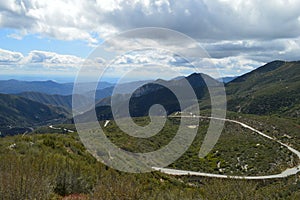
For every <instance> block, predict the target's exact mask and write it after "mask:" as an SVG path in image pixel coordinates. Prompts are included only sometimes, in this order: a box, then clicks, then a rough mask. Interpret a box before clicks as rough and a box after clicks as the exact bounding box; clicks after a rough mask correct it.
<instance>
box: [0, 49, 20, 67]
mask: <svg viewBox="0 0 300 200" xmlns="http://www.w3.org/2000/svg"><path fill="white" fill-rule="evenodd" d="M22 59H23V55H22V54H21V53H19V52H13V51H8V50H5V49H0V65H6V64H8V65H9V64H14V63H17V62H19V61H21V60H22Z"/></svg>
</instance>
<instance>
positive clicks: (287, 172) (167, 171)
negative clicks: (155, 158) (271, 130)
mask: <svg viewBox="0 0 300 200" xmlns="http://www.w3.org/2000/svg"><path fill="white" fill-rule="evenodd" d="M171 117H173V118H181V117H188V118H192V117H198V118H204V119H215V120H222V121H226V122H232V123H236V124H239V125H241V126H243V127H245V128H248V129H250V130H252V131H254V132H256V133H257V134H259V135H261V136H263V137H265V138H268V139H270V140H273V141H275V142H277V143H279V144H281V145H282V146H284V147H286V148H288V149H289V150H290V151H291V152H293V153H294V154H296V155H297V156H298V158H299V159H300V152H299V151H298V150H296V149H294V148H292V147H291V146H289V145H287V144H284V143H282V142H281V141H279V140H277V139H275V138H272V137H270V136H268V135H266V134H264V133H263V132H261V131H259V130H256V129H255V128H253V127H251V126H249V125H247V124H244V123H242V122H239V121H236V120H231V119H222V118H215V117H205V116H195V115H194V116H171ZM152 169H154V170H156V171H160V172H162V173H165V174H170V175H192V176H205V177H215V178H231V179H247V180H261V179H276V178H286V177H288V176H291V175H295V174H297V173H298V172H300V165H298V166H296V167H293V168H288V169H286V170H284V171H283V172H281V173H280V174H273V175H264V176H230V175H222V174H211V173H204V172H195V171H187V170H177V169H169V168H160V167H152Z"/></svg>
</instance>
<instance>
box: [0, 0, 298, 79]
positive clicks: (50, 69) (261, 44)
mask: <svg viewBox="0 0 300 200" xmlns="http://www.w3.org/2000/svg"><path fill="white" fill-rule="evenodd" d="M299 8H300V0H272V1H260V0H182V1H178V0H177V1H176V0H144V1H138V0H131V1H129V0H105V1H104V0H102V1H100V0H52V1H40V0H5V1H0V68H1V70H0V79H9V78H20V79H52V80H58V81H72V80H73V79H74V77H76V76H77V75H78V72H80V71H84V72H86V73H85V77H87V80H88V77H89V76H93V75H95V74H97V73H99V72H104V71H105V78H106V80H116V79H118V78H119V77H122V76H124V74H125V75H126V73H127V74H128V73H129V71H130V70H136V69H137V66H139V67H140V68H139V69H138V70H136V73H132V74H131V75H130V76H129V75H128V77H130V78H132V79H134V77H135V78H136V79H149V78H150V77H151V78H153V77H159V76H160V78H170V77H172V76H175V74H176V75H178V74H179V75H188V74H189V73H191V72H192V71H193V67H191V66H192V65H193V66H198V67H199V71H200V72H202V70H203V73H207V74H209V75H211V76H213V77H216V78H217V77H219V76H223V77H224V76H237V75H241V74H243V73H246V72H249V71H251V70H254V69H255V68H257V67H259V66H262V65H264V64H265V63H268V62H271V61H273V60H285V61H295V60H300V59H299V57H300V56H299V55H300V12H299ZM145 27H158V28H165V30H163V31H161V32H163V33H164V35H162V34H158V33H155V34H152V33H151V34H149V35H147V36H143V37H137V36H136V34H135V32H134V29H137V28H138V29H140V28H145ZM157 30H158V32H160V29H157ZM130 31H131V33H134V34H131V37H129V36H128V34H127V35H126V34H125V35H124V32H130ZM168 31H169V32H171V34H170V35H169V34H168ZM172 31H174V32H172ZM172 33H177V34H184V36H186V37H190V38H191V39H193V40H194V41H195V43H189V44H186V43H183V41H186V40H185V39H184V38H181V39H182V41H178V40H180V37H177V36H176V37H175V35H173V36H172ZM120 35H121V36H122V37H120ZM137 43H138V45H137ZM194 44H197V45H199V46H200V47H201V48H202V50H203V51H205V52H207V55H208V56H203V55H202V54H201V55H195V53H194V54H188V53H185V54H184V57H183V56H182V55H181V53H183V52H190V51H192V50H191V49H193V48H195V47H194V46H193V45H194ZM189 45H190V46H189ZM191 45H192V46H193V47H191ZM125 47H126V48H125ZM142 47H151V49H144V50H141V48H142ZM135 48H136V49H135ZM120 49H122V51H120ZM95 51H98V53H96V54H95V53H94V52H95ZM118 52H122V53H123V54H122V55H121V54H118ZM194 52H195V51H194ZM96 55H97V56H96ZM216 71H218V72H216Z"/></svg>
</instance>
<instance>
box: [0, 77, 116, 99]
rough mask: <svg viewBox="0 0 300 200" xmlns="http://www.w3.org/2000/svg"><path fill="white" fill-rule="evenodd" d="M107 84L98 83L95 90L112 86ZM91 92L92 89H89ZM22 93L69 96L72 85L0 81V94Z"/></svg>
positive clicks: (88, 84) (83, 84)
mask: <svg viewBox="0 0 300 200" xmlns="http://www.w3.org/2000/svg"><path fill="white" fill-rule="evenodd" d="M79 84H81V86H82V87H85V88H90V87H91V85H94V84H91V83H79ZM113 85H114V84H112V83H108V82H100V83H99V84H98V87H97V89H104V88H106V87H110V86H113ZM91 90H92V89H91ZM22 92H40V93H45V94H51V95H52V94H58V95H71V94H72V93H73V83H57V82H54V81H51V80H49V81H19V80H14V79H11V80H0V93H4V94H18V93H22Z"/></svg>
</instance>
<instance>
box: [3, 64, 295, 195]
mask: <svg viewBox="0 0 300 200" xmlns="http://www.w3.org/2000/svg"><path fill="white" fill-rule="evenodd" d="M299 70H300V63H299V62H298V61H297V62H284V61H274V62H271V63H268V64H266V65H264V66H261V67H260V68H257V69H255V70H253V71H251V72H249V73H247V74H245V75H242V76H239V77H236V78H234V79H233V80H230V81H229V82H228V83H225V90H226V95H227V99H228V102H227V107H228V109H227V111H226V119H225V118H222V119H219V118H215V117H211V116H210V114H211V105H210V98H209V91H208V88H207V83H208V84H209V87H211V88H215V89H216V90H218V88H219V87H221V86H222V85H221V84H222V83H221V82H219V81H217V80H215V79H213V78H212V77H210V76H208V75H205V74H200V73H194V74H191V75H189V76H187V77H178V78H176V79H171V80H162V79H158V80H155V81H142V82H132V83H125V84H124V85H121V87H120V89H119V90H117V91H119V92H117V93H115V94H114V95H115V97H116V99H117V104H116V106H117V107H116V110H117V112H116V113H114V115H113V113H112V109H111V103H110V100H111V98H112V97H111V96H110V95H112V91H113V87H114V86H112V85H111V84H104V85H105V88H101V89H100V88H98V89H97V92H98V93H99V95H96V99H95V114H96V117H97V121H99V125H100V126H101V128H102V129H103V131H104V134H105V137H106V138H108V139H109V140H110V141H111V142H112V143H113V144H114V145H116V147H118V148H119V149H120V150H123V151H129V152H133V153H149V152H152V151H156V150H159V149H160V148H163V147H165V146H167V145H168V144H169V143H170V142H171V141H172V139H173V138H174V137H175V136H176V133H177V131H178V129H179V127H184V128H183V130H184V133H185V134H189V132H191V131H192V130H196V135H195V138H194V140H193V141H192V143H191V145H190V146H189V147H188V148H187V149H186V151H185V152H183V153H182V155H181V156H180V157H179V158H178V159H176V160H175V161H174V162H173V163H171V164H169V165H168V166H154V165H153V166H151V167H152V170H150V171H151V172H147V173H141V174H131V173H125V172H121V171H118V170H115V169H113V168H110V167H108V166H106V165H105V164H104V163H103V161H102V162H101V159H100V158H105V159H107V160H110V159H120V160H122V161H123V162H124V163H126V162H128V161H127V160H126V158H123V157H122V156H118V155H115V154H113V153H112V152H107V151H106V150H103V151H102V150H99V151H97V152H91V151H89V149H86V147H85V146H84V144H83V143H82V138H81V137H82V136H81V135H80V134H78V133H77V129H76V125H75V124H74V119H75V118H76V117H78V118H79V119H82V120H83V121H87V122H88V121H89V120H90V118H89V117H90V113H92V112H93V111H94V110H93V108H91V106H90V105H88V106H86V102H89V101H88V100H86V99H85V96H84V94H75V95H74V96H73V98H74V97H75V98H79V99H82V107H81V108H84V109H82V110H85V111H86V112H81V113H76V112H75V113H74V110H73V113H72V96H71V95H70V94H68V93H67V92H58V93H56V92H55V90H54V89H53V90H50V89H47V87H48V86H47V84H50V85H51V86H49V87H50V88H52V87H53V85H56V87H58V85H59V87H62V86H61V85H60V84H56V83H52V82H51V83H49V82H47V84H46V86H45V83H41V82H38V85H37V86H33V84H36V83H32V82H31V83H26V84H24V83H23V84H20V85H22V88H18V87H17V86H18V84H16V85H15V88H14V89H13V90H12V91H14V92H12V93H4V92H3V91H7V90H9V88H8V87H6V88H5V87H4V86H5V84H3V85H2V86H1V88H0V89H1V91H2V92H3V94H0V103H1V104H0V133H1V135H0V136H1V138H0V159H1V161H2V162H1V164H0V172H1V173H0V195H1V196H2V197H3V198H4V199H26V198H29V196H34V197H35V198H37V199H62V198H64V197H68V196H72V195H79V196H80V198H81V199H101V198H104V199H105V198H106V199H126V198H127V199H149V198H148V197H153V199H174V198H175V199H176V198H177V199H178V198H181V199H218V198H214V197H215V196H211V192H212V191H214V190H218V195H219V196H224V195H225V196H226V195H229V196H230V195H231V196H232V195H233V196H234V197H235V198H237V199H243V198H246V199H251V198H257V199H260V198H265V197H266V198H269V199H280V198H281V199H297V198H298V197H299V196H300V192H299V188H300V179H299V173H298V172H299V166H300V165H299V164H300V152H299V151H300V143H299V141H300V121H299V112H300V111H299V108H300V101H299V99H300V98H299V97H300V96H299V91H300V77H299V74H300V71H299ZM185 81H187V82H188V83H189V84H190V85H191V88H192V89H193V90H194V91H195V94H196V97H197V101H196V103H197V105H199V107H200V115H196V114H193V109H194V107H195V105H194V104H193V103H195V102H193V101H191V100H190V96H188V95H186V98H185V99H183V100H182V101H183V102H184V105H186V106H185V107H180V106H179V105H178V100H177V99H176V96H175V95H174V94H173V93H172V92H170V90H169V88H177V89H178V88H179V90H181V91H185V90H186V87H185V86H184V84H183V83H184V82H185ZM10 82H11V81H10ZM162 83H163V84H164V85H165V86H161V85H160V84H162ZM27 84H29V86H28V87H32V88H38V89H37V90H35V91H29V90H28V88H26V87H27ZM139 84H141V87H139V88H138V89H137V90H135V91H134V92H133V95H132V96H130V95H129V94H128V93H129V91H132V90H133V88H135V87H137V85H139ZM84 85H85V86H86V85H87V84H84ZM25 86H26V87H25ZM43 87H46V89H45V88H43ZM99 87H100V86H99ZM24 88H25V89H24ZM41 88H42V89H41ZM62 88H65V89H59V90H60V91H63V90H65V91H70V88H69V85H68V84H67V87H66V85H64V86H63V87H62ZM41 90H42V91H41ZM45 91H49V92H48V93H46V92H45ZM101 91H103V93H102V94H103V95H104V96H101V95H102V94H101ZM92 92H93V91H92ZM94 92H95V91H94ZM97 92H96V93H97ZM87 95H89V94H87ZM126 102H129V111H130V117H131V118H130V120H131V119H132V120H133V121H134V123H135V124H136V125H139V126H141V127H146V126H147V125H149V124H150V123H151V120H150V118H149V117H148V114H149V113H148V112H149V108H150V107H151V106H152V105H154V104H161V105H163V106H164V108H165V110H166V114H167V115H165V116H164V115H162V114H161V113H160V112H159V113H156V115H155V116H152V117H153V118H152V120H155V119H158V120H162V119H165V120H166V123H165V124H164V126H163V127H162V129H161V130H160V131H159V132H158V133H157V134H155V135H153V136H151V137H146V138H138V137H133V136H130V135H128V134H127V133H126V132H124V131H122V130H121V129H120V127H119V126H118V124H117V123H116V121H115V119H122V120H125V121H123V122H124V124H125V125H126V124H128V126H129V123H126V120H127V118H126V117H125V114H126V113H124V112H123V111H122V107H124V106H126V105H127V104H126ZM85 106H86V107H85ZM190 112H191V113H192V114H190ZM195 113H197V112H195ZM72 114H73V115H74V114H75V115H74V116H72ZM115 117H117V118H115ZM183 118H186V120H182V119H183ZM196 119H197V120H196ZM214 120H221V121H223V122H224V128H223V130H222V133H221V135H220V138H218V140H217V143H216V145H215V146H214V147H213V149H212V150H211V151H210V152H209V153H208V154H207V155H206V156H204V157H199V151H200V148H201V145H202V144H203V142H204V139H205V136H206V133H207V130H208V128H209V124H210V123H211V122H213V121H214ZM92 139H93V138H92ZM92 139H91V141H92ZM182 142H184V140H182ZM97 155H98V157H97ZM94 156H95V157H96V158H95V157H94ZM153 162H155V160H154V161H153ZM150 163H151V162H150ZM46 166H47V167H46ZM12 175H13V177H12ZM37 181H39V184H36V183H37ZM29 185H30V186H33V185H34V187H32V188H31V189H29V188H28V187H29ZM4 186H8V187H4ZM237 190H238V192H237ZM12 193H13V194H12ZM114 195H116V196H114ZM150 199H151V198H150ZM219 199H222V198H219ZM225 199H226V198H225Z"/></svg>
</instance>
